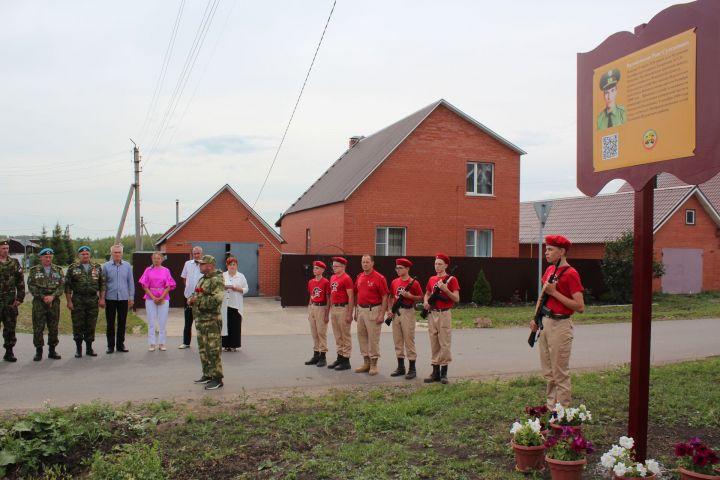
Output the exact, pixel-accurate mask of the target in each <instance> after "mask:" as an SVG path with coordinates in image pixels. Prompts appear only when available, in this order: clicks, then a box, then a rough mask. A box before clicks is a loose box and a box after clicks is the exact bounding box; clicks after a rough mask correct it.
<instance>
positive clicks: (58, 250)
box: [50, 222, 67, 265]
mask: <svg viewBox="0 0 720 480" xmlns="http://www.w3.org/2000/svg"><path fill="white" fill-rule="evenodd" d="M62 236H63V231H62V227H61V226H60V222H58V223H56V224H55V228H53V231H52V237H51V238H50V247H51V248H52V249H53V250H55V257H54V258H53V263H55V264H56V265H67V253H66V252H65V245H64V244H63V239H62Z"/></svg>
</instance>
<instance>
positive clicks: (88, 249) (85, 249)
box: [78, 245, 90, 253]
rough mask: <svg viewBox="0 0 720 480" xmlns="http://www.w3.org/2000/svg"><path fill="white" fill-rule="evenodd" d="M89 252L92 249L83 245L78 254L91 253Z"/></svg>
mask: <svg viewBox="0 0 720 480" xmlns="http://www.w3.org/2000/svg"><path fill="white" fill-rule="evenodd" d="M89 251H90V247H88V246H87V245H83V246H82V247H80V248H78V253H81V252H89Z"/></svg>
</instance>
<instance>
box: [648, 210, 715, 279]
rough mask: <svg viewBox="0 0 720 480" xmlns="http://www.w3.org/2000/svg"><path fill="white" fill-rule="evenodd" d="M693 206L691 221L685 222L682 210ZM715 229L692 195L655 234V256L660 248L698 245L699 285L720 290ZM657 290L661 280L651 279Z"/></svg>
mask: <svg viewBox="0 0 720 480" xmlns="http://www.w3.org/2000/svg"><path fill="white" fill-rule="evenodd" d="M687 209H695V225H686V224H685V210H687ZM718 232H719V230H718V227H717V225H716V224H715V222H714V221H713V219H712V218H711V217H710V215H708V213H707V212H706V211H705V209H704V208H703V207H702V205H701V204H700V202H699V201H698V200H697V198H695V197H692V198H690V199H689V200H688V201H687V202H685V205H683V206H682V207H681V208H680V209H679V210H678V211H677V212H676V213H675V215H673V216H672V217H671V218H670V219H669V220H668V221H667V222H666V223H665V225H663V226H662V228H661V229H660V230H659V231H658V232H657V233H656V234H655V245H654V250H655V258H657V259H658V260H660V259H661V258H662V257H661V254H662V249H663V248H702V249H703V250H704V254H703V289H704V290H720V240H719V237H718V236H719V233H718ZM653 289H655V290H661V280H660V279H655V280H654V281H653Z"/></svg>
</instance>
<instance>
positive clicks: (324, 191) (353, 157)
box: [276, 100, 525, 257]
mask: <svg viewBox="0 0 720 480" xmlns="http://www.w3.org/2000/svg"><path fill="white" fill-rule="evenodd" d="M524 153H525V152H523V151H522V150H521V149H519V148H518V147H516V146H515V145H513V144H512V143H510V142H508V141H507V140H505V139H503V138H502V137H500V136H498V135H497V134H496V133H494V132H492V131H491V130H489V129H488V128H487V127H485V126H484V125H482V124H480V123H479V122H477V121H476V120H474V119H472V118H471V117H469V116H467V115H466V114H464V113H463V112H461V111H460V110H458V109H457V108H455V107H454V106H452V105H451V104H449V103H448V102H446V101H445V100H439V101H438V102H435V103H433V104H431V105H429V106H427V107H425V108H423V109H421V110H419V111H418V112H415V113H413V114H412V115H410V116H408V117H406V118H404V119H402V120H400V121H398V122H396V123H395V124H393V125H390V126H388V127H386V128H384V129H382V130H380V131H379V132H377V133H375V134H373V135H371V136H369V137H367V138H364V137H359V138H358V137H353V139H351V146H350V148H349V149H348V150H347V151H346V152H345V153H344V154H343V155H342V156H341V157H340V158H339V159H338V160H337V161H336V162H335V163H334V164H333V165H332V166H331V167H330V168H329V169H328V170H327V171H326V172H325V173H324V174H323V176H322V177H320V179H318V180H317V181H316V182H315V183H314V184H313V185H312V186H311V187H310V188H309V189H308V190H307V191H306V192H305V193H304V194H303V195H302V196H301V197H300V198H299V199H298V200H297V201H296V202H295V203H294V204H293V205H292V206H291V207H290V208H289V209H288V210H287V211H286V212H285V213H284V214H283V216H282V217H281V218H280V220H278V222H277V223H276V226H279V227H280V228H281V233H282V235H283V238H284V239H285V241H286V243H285V245H284V246H283V252H284V253H301V254H327V253H344V254H347V255H359V254H363V253H373V254H376V255H384V254H387V255H433V254H434V253H435V252H436V251H438V250H444V251H446V252H447V253H448V254H449V255H451V256H466V254H467V253H468V251H467V243H466V240H467V235H468V230H470V231H480V232H482V234H480V233H478V234H477V235H478V236H480V235H482V236H483V237H482V238H483V240H484V241H485V242H486V243H485V244H483V251H482V253H483V255H478V256H494V257H517V256H518V242H517V238H518V211H519V199H520V156H521V155H522V154H524ZM475 163H477V164H482V165H488V164H489V165H492V167H490V168H492V174H491V177H492V178H491V180H490V186H491V192H483V193H481V194H478V193H476V192H470V193H468V192H467V191H466V190H467V183H466V175H467V174H468V168H472V167H469V166H468V165H469V164H475ZM476 168H478V169H479V168H488V167H485V166H483V167H476ZM478 171H479V170H478ZM473 175H475V174H473ZM477 175H480V174H479V173H477ZM474 178H475V177H474V176H473V179H474ZM483 178H487V176H486V177H483ZM483 185H485V184H483ZM474 188H475V187H474V184H473V189H474ZM386 228H389V229H390V230H386V232H387V233H386V235H387V236H388V237H390V235H391V233H394V234H396V235H402V236H403V237H402V238H403V240H404V245H403V246H404V248H403V249H402V251H399V250H395V251H390V250H391V249H395V248H399V243H398V244H397V246H393V247H392V248H391V247H390V246H388V247H383V245H382V241H381V240H382V237H381V235H382V232H378V229H381V230H385V229H386ZM488 232H490V233H488ZM470 235H473V234H470ZM395 238H399V237H395ZM488 238H489V239H490V240H489V242H490V245H489V247H486V245H487V239H488ZM397 242H400V240H397ZM378 244H379V245H378ZM388 245H390V242H389V241H388ZM383 248H385V250H382V249H383ZM378 250H380V251H378ZM470 256H475V255H470Z"/></svg>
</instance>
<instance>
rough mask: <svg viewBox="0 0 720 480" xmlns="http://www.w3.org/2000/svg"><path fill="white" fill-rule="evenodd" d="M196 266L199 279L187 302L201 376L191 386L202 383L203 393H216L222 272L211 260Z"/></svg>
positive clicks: (204, 259) (219, 365) (219, 383)
mask: <svg viewBox="0 0 720 480" xmlns="http://www.w3.org/2000/svg"><path fill="white" fill-rule="evenodd" d="M199 263H200V272H201V273H202V274H203V276H202V277H200V280H199V281H198V283H197V285H196V286H195V292H194V293H193V294H192V296H191V297H190V298H189V299H188V301H187V302H188V305H192V308H193V319H194V320H195V329H196V330H197V342H198V352H199V353H200V362H201V363H202V377H200V378H199V379H197V380H195V383H204V384H206V385H205V390H216V389H218V388H221V387H222V386H223V381H222V380H223V371H222V359H221V358H220V356H221V352H222V340H221V335H220V333H221V330H222V317H221V316H220V307H221V306H222V302H223V299H224V298H225V282H224V280H223V275H222V272H221V271H220V270H218V269H217V268H216V267H215V257H213V256H212V255H204V256H203V257H202V259H201V260H200V261H199Z"/></svg>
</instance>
